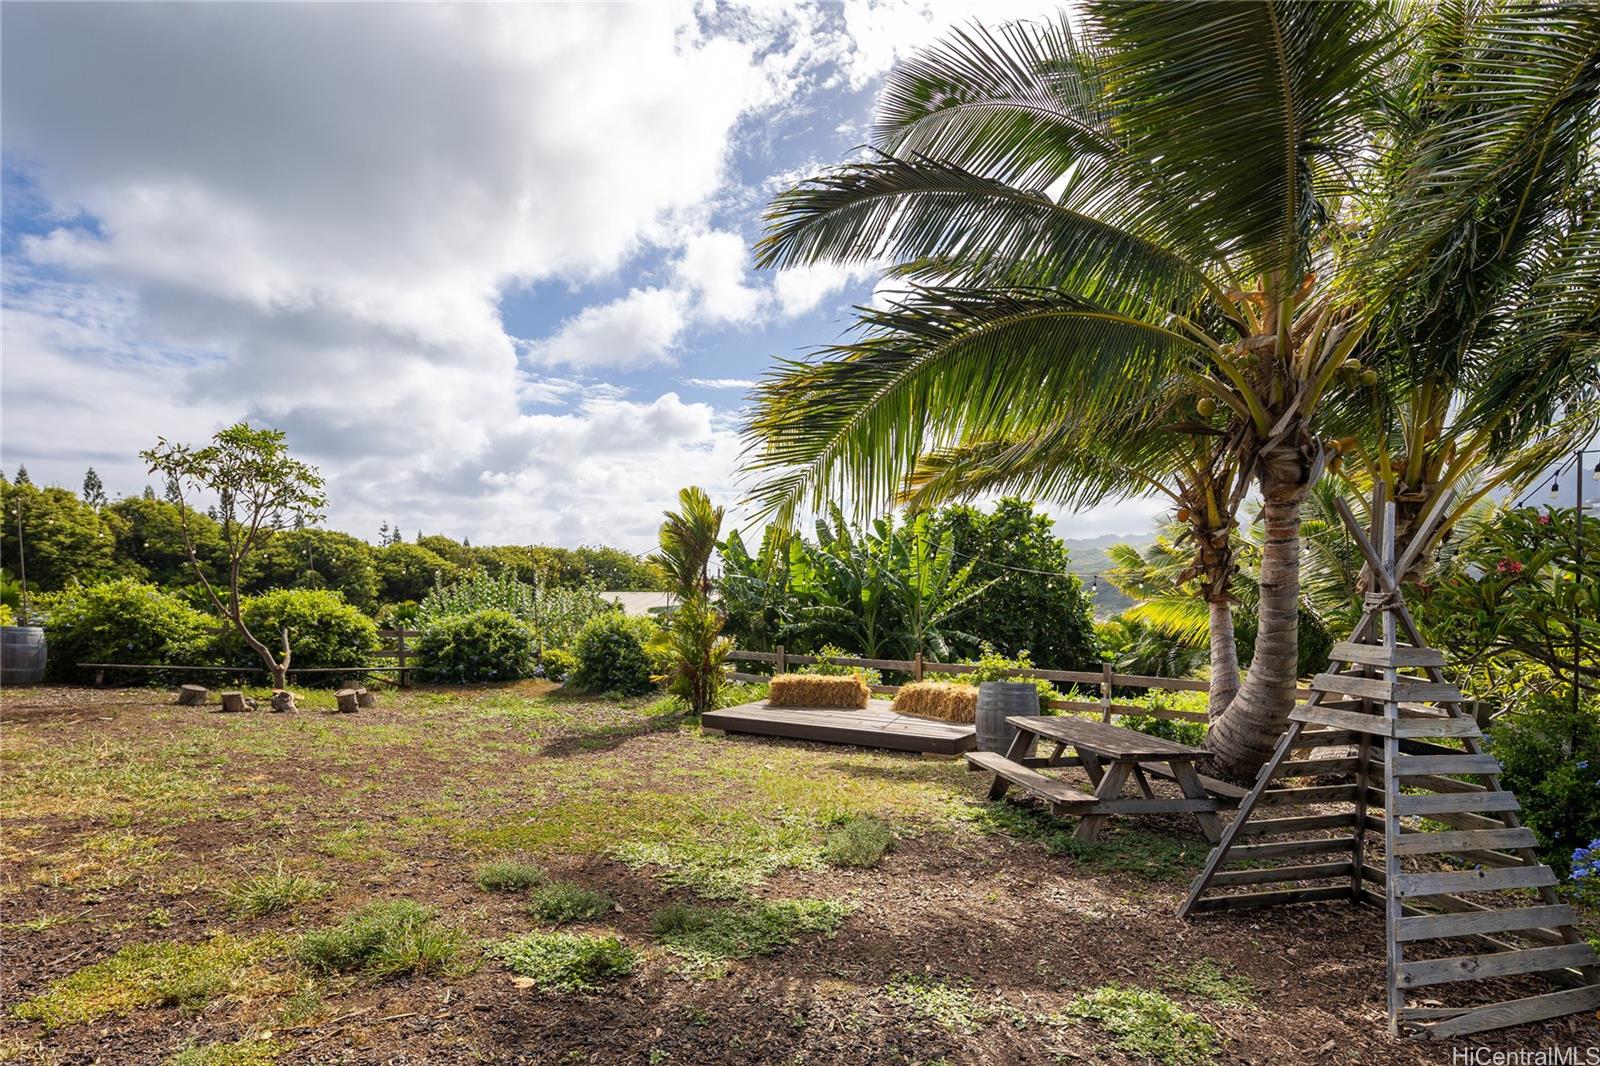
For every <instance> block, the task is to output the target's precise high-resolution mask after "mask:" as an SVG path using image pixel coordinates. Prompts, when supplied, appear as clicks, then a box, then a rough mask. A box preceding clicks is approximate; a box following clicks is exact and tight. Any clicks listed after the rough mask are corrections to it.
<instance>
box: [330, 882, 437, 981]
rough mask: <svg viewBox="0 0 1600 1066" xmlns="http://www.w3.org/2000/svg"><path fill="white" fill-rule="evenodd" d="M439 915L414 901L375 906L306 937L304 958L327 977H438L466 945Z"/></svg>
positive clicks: (377, 904) (430, 908)
mask: <svg viewBox="0 0 1600 1066" xmlns="http://www.w3.org/2000/svg"><path fill="white" fill-rule="evenodd" d="M438 914H439V912H438V911H437V910H435V909H434V908H432V907H424V906H422V905H421V904H418V903H412V902H411V901H410V900H403V899H399V900H386V901H384V902H380V903H374V904H372V905H370V906H368V907H365V908H363V909H362V910H360V911H358V912H356V913H355V914H354V915H352V916H350V917H349V918H346V919H345V920H344V921H343V922H340V923H339V924H338V925H336V926H331V927H328V928H326V929H319V930H316V931H314V932H310V933H307V934H306V935H305V936H304V937H302V938H301V940H300V950H299V958H300V961H301V962H302V963H304V964H305V965H306V966H309V967H310V968H312V969H313V970H320V971H322V972H324V973H348V972H350V971H352V970H365V971H367V972H369V973H374V974H377V975H379V976H381V977H391V976H395V975H398V974H406V973H437V972H439V971H442V970H444V969H446V968H447V967H449V965H450V964H451V962H453V961H454V960H455V957H456V955H457V953H459V952H460V950H461V947H462V945H463V944H464V943H465V942H466V934H465V933H463V932H462V931H461V930H460V929H452V928H448V927H445V926H441V925H439V924H438V922H437V918H438Z"/></svg>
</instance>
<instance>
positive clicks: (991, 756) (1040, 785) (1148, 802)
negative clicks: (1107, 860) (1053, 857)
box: [967, 715, 1221, 844]
mask: <svg viewBox="0 0 1600 1066" xmlns="http://www.w3.org/2000/svg"><path fill="white" fill-rule="evenodd" d="M1006 723H1007V724H1008V725H1011V726H1014V727H1015V728H1016V730H1017V734H1016V738H1015V739H1014V740H1013V741H1012V743H1011V747H1010V749H1009V750H1008V751H1007V752H1006V753H1005V754H1004V755H1001V754H999V753H998V752H992V751H974V752H968V753H967V762H968V764H969V765H970V767H971V768H972V769H974V770H987V771H990V772H992V773H993V774H994V783H993V784H992V785H991V786H990V788H989V798H990V799H991V800H997V799H1000V798H1002V797H1004V796H1005V794H1006V791H1007V790H1008V789H1009V788H1010V787H1011V786H1013V785H1015V786H1017V787H1019V788H1022V789H1024V790H1026V791H1027V792H1030V793H1032V794H1033V795H1035V796H1038V797H1039V798H1040V799H1042V800H1044V801H1045V803H1047V804H1048V805H1049V807H1050V811H1051V813H1052V814H1055V815H1057V816H1063V815H1076V816H1078V817H1079V819H1080V820H1079V822H1078V826H1077V828H1076V829H1075V830H1074V831H1073V836H1075V837H1077V838H1078V839H1079V840H1094V839H1096V838H1097V837H1098V836H1099V835H1100V829H1101V827H1102V826H1104V825H1105V822H1106V820H1107V819H1108V818H1110V817H1111V816H1112V815H1114V814H1171V813H1175V812H1176V813H1188V814H1193V815H1194V816H1195V818H1196V819H1197V820H1198V821H1199V823H1200V830H1201V832H1203V833H1205V835H1206V839H1207V840H1209V841H1211V842H1212V843H1213V844H1214V843H1216V842H1217V841H1218V840H1219V839H1221V824H1220V822H1219V820H1218V818H1217V810H1218V806H1219V803H1218V800H1217V799H1216V798H1215V797H1214V796H1212V795H1209V794H1208V793H1207V790H1206V786H1205V785H1204V784H1203V783H1202V781H1201V778H1200V775H1199V774H1198V773H1196V772H1195V768H1194V764H1195V760H1197V759H1199V758H1201V757H1202V756H1204V755H1205V752H1203V751H1201V750H1200V749H1199V748H1191V747H1189V746H1188V745H1187V744H1179V743H1178V742H1177V741H1173V740H1166V739H1163V738H1161V737H1153V736H1150V735H1149V734H1147V733H1139V732H1135V731H1134V730H1132V729H1123V728H1122V727H1121V726H1114V725H1111V724H1110V723H1108V722H1099V721H1094V720H1092V719H1088V718H1074V717H1070V716H1065V715H1063V716H1052V717H1035V716H1031V715H1016V716H1013V717H1010V718H1007V719H1006ZM1041 740H1043V741H1046V742H1048V743H1050V744H1051V745H1053V750H1052V751H1051V753H1050V755H1048V756H1046V757H1044V758H1036V757H1034V756H1033V755H1032V751H1033V748H1034V745H1035V744H1036V743H1038V742H1039V741H1041ZM1068 749H1071V751H1072V755H1070V756H1069V755H1068V754H1067V751H1068ZM1061 766H1081V767H1082V768H1083V771H1084V773H1086V774H1087V775H1088V776H1089V781H1090V782H1091V783H1092V784H1093V786H1094V792H1093V793H1092V794H1091V793H1088V792H1084V791H1082V790H1080V789H1077V788H1074V787H1073V786H1072V785H1070V784H1069V783H1067V782H1066V781H1063V780H1061V779H1060V778H1058V777H1049V776H1046V775H1045V774H1042V773H1040V772H1039V770H1040V769H1049V768H1052V767H1061ZM1151 774H1157V775H1159V776H1162V777H1170V778H1171V779H1172V780H1173V781H1174V782H1176V783H1177V785H1178V787H1179V788H1180V789H1181V790H1182V791H1183V796H1184V798H1183V799H1168V798H1163V797H1160V796H1157V795H1156V794H1155V791H1154V790H1153V789H1152V788H1151V787H1150V775H1151ZM1130 779H1131V780H1132V781H1133V783H1134V784H1135V785H1137V787H1138V795H1135V796H1124V795H1123V792H1124V790H1125V789H1126V787H1127V785H1128V782H1129V780H1130Z"/></svg>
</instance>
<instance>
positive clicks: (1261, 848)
mask: <svg viewBox="0 0 1600 1066" xmlns="http://www.w3.org/2000/svg"><path fill="white" fill-rule="evenodd" d="M1350 841H1351V838H1350V837H1319V838H1317V839H1315V840H1280V841H1274V842H1272V843H1269V844H1235V845H1234V846H1233V847H1231V848H1229V849H1228V855H1227V860H1226V861H1228V862H1254V861H1256V860H1257V859H1288V858H1294V857H1295V856H1298V855H1320V854H1325V853H1327V852H1330V851H1349V850H1350Z"/></svg>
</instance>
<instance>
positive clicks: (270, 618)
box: [226, 589, 379, 684]
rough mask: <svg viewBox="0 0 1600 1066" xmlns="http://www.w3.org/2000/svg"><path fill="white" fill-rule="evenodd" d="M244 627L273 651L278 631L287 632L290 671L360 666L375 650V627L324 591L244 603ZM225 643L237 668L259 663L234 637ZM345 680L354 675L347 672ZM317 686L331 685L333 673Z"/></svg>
mask: <svg viewBox="0 0 1600 1066" xmlns="http://www.w3.org/2000/svg"><path fill="white" fill-rule="evenodd" d="M241 613H242V614H243V615H244V621H245V625H247V626H249V627H250V632H252V633H254V634H255V635H256V639H257V640H259V641H261V642H262V643H263V644H265V645H267V647H269V648H274V649H276V648H277V647H278V646H279V641H280V638H279V636H278V634H279V632H280V631H281V630H282V629H283V628H284V627H285V626H287V627H288V629H289V647H290V648H291V649H293V651H294V658H293V661H292V662H291V663H290V671H291V672H293V671H294V670H297V669H298V670H313V669H324V668H327V667H335V666H362V665H365V664H367V663H368V662H369V661H370V660H371V656H372V653H373V652H374V651H377V650H378V643H379V641H378V627H377V625H376V624H374V623H373V621H372V619H370V618H368V617H367V616H366V615H364V614H362V613H361V612H360V611H358V610H356V609H355V608H354V607H352V606H350V605H349V604H348V603H346V602H344V597H342V596H340V595H339V594H338V593H337V592H331V591H329V590H327V589H277V590H275V591H273V592H265V593H262V594H261V595H260V596H252V597H250V598H249V599H247V600H245V601H244V606H243V610H242V612H241ZM226 643H227V644H228V645H229V646H230V647H231V648H232V649H233V651H232V653H231V655H230V658H231V659H232V660H233V661H234V662H237V663H239V664H240V665H246V666H255V665H257V664H258V663H260V661H261V660H260V659H259V658H258V657H257V656H256V654H255V653H254V652H252V651H251V650H250V649H249V648H248V647H245V646H244V642H243V641H242V640H240V639H239V638H238V637H237V635H230V636H229V637H228V638H226ZM351 676H353V677H354V676H359V675H356V674H352V675H351ZM317 680H318V683H319V684H321V683H330V684H331V683H334V682H336V681H337V680H338V675H336V674H327V675H319V676H318V678H317Z"/></svg>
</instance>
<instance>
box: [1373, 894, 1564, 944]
mask: <svg viewBox="0 0 1600 1066" xmlns="http://www.w3.org/2000/svg"><path fill="white" fill-rule="evenodd" d="M1577 920H1578V916H1577V914H1576V913H1574V912H1573V910H1572V908H1571V907H1568V906H1567V905H1566V904H1564V903H1552V904H1548V905H1546V906H1542V907H1508V908H1506V909H1505V910H1472V911H1460V912H1457V913H1455V914H1419V915H1416V916H1414V917H1409V918H1405V917H1403V918H1401V919H1400V920H1399V922H1398V923H1396V925H1395V934H1394V938H1395V939H1396V940H1402V941H1405V940H1440V939H1444V938H1447V937H1456V936H1468V935H1475V934H1482V933H1515V932H1521V931H1526V930H1530V929H1537V930H1540V931H1548V930H1553V929H1555V928H1556V927H1558V926H1563V925H1573V924H1575V923H1576V922H1577Z"/></svg>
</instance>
